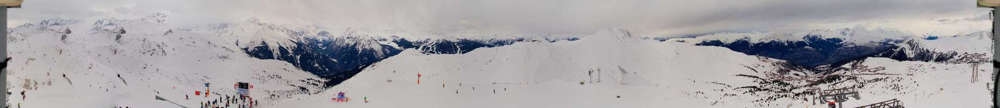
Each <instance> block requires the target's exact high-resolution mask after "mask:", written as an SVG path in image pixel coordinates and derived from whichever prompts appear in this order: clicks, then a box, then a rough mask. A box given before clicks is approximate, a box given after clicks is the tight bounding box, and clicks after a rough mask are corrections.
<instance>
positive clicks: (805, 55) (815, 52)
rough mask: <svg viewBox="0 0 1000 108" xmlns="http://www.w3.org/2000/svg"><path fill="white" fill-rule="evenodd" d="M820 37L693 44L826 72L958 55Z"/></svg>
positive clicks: (890, 42) (889, 42)
mask: <svg viewBox="0 0 1000 108" xmlns="http://www.w3.org/2000/svg"><path fill="white" fill-rule="evenodd" d="M844 40H845V39H842V38H837V37H831V38H823V37H822V36H820V35H806V36H804V37H802V40H801V41H777V40H772V41H766V42H756V43H754V42H751V40H749V39H747V38H744V39H739V40H735V41H732V42H728V43H726V42H723V41H720V40H706V41H702V42H700V43H697V44H696V45H700V46H719V47H726V48H729V49H731V50H733V51H737V52H741V53H744V54H747V55H757V56H763V57H769V58H775V59H781V60H785V61H787V62H788V63H790V64H793V65H795V66H797V67H802V68H806V69H810V70H814V71H827V70H830V69H834V68H832V67H839V66H842V65H844V64H847V63H849V62H852V61H858V60H864V59H866V58H869V57H886V58H891V59H894V60H899V61H932V62H946V61H948V60H951V59H952V58H953V57H955V56H956V55H958V53H957V52H955V51H950V52H937V51H933V50H930V49H926V48H922V47H921V44H920V43H919V42H917V41H916V40H912V39H884V40H882V41H878V42H851V41H844Z"/></svg>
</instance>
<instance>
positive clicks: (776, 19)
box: [10, 0, 988, 34]
mask: <svg viewBox="0 0 1000 108" xmlns="http://www.w3.org/2000/svg"><path fill="white" fill-rule="evenodd" d="M987 10H988V9H980V8H976V7H975V1H974V0H134V1H133V0H26V1H25V4H24V6H23V8H21V9H11V12H10V13H11V15H10V18H11V20H13V21H32V20H38V19H44V18H51V17H72V18H97V17H128V16H129V15H143V14H149V13H153V12H169V13H170V14H171V16H170V20H171V21H170V22H171V23H176V24H201V23H220V22H227V21H234V20H246V19H248V18H259V19H263V20H266V21H270V22H275V23H283V24H296V25H321V26H326V27H331V28H346V27H351V28H356V29H362V30H373V31H379V30H389V31H406V32H529V33H586V32H593V31H597V30H601V29H608V28H623V29H629V30H631V31H636V32H642V33H652V34H657V33H659V34H687V33H706V32H720V31H769V30H775V29H801V28H807V29H813V28H812V27H816V26H817V25H831V24H850V23H858V22H881V23H879V24H890V25H891V24H907V23H908V22H905V21H933V20H935V19H947V18H956V17H975V16H977V15H982V14H985V12H988V11H987ZM981 20H982V19H980V20H979V21H981ZM934 25H935V24H924V26H934ZM963 26H969V25H963ZM972 26H981V25H975V24H972ZM931 28H933V27H931Z"/></svg>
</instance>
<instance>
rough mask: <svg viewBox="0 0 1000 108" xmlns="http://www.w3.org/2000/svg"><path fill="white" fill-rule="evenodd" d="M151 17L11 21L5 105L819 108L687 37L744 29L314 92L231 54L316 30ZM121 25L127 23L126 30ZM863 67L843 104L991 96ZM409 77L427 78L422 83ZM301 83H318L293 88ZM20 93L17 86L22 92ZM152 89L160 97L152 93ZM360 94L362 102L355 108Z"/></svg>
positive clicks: (558, 50) (466, 61)
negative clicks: (853, 96)
mask: <svg viewBox="0 0 1000 108" xmlns="http://www.w3.org/2000/svg"><path fill="white" fill-rule="evenodd" d="M156 16H157V15H154V16H151V17H142V18H135V19H113V18H109V19H98V20H77V19H50V20H44V21H42V22H38V23H29V24H26V25H21V26H17V27H15V28H12V29H11V33H10V34H11V35H10V37H9V38H8V39H9V42H10V43H9V44H10V51H9V53H10V56H12V57H14V59H12V61H11V62H10V63H11V65H10V67H9V68H8V72H9V78H8V81H9V82H8V88H9V91H10V92H11V95H10V97H8V100H10V101H9V102H8V104H10V105H12V106H16V105H20V106H21V107H28V108H67V107H115V106H130V107H136V108H172V107H197V106H198V105H199V102H201V101H204V100H209V99H214V98H217V97H218V96H219V95H218V94H212V95H211V96H210V97H199V96H195V95H193V92H194V91H195V90H205V89H206V88H205V87H203V84H204V83H211V85H212V86H211V88H210V89H211V91H212V92H213V93H219V94H223V95H233V94H235V90H233V88H232V87H231V86H229V85H231V84H234V83H235V82H238V81H243V82H250V83H252V84H253V85H254V86H255V88H254V89H252V90H251V91H250V92H251V94H252V96H253V97H255V99H259V100H260V102H261V103H260V104H261V106H260V107H267V108H314V107H376V108H379V107H382V108H399V107H407V108H442V107H444V108H470V107H474V108H483V107H486V108H524V107H528V108H552V107H556V108H608V107H617V108H662V107H725V108H733V107H796V108H801V107H813V108H815V107H825V106H824V105H822V104H811V103H809V102H810V101H803V100H799V99H790V98H781V99H777V100H776V101H771V102H768V103H761V102H755V101H754V100H756V99H760V98H762V97H761V96H759V95H749V94H742V93H740V92H739V91H738V90H735V89H733V87H727V86H726V85H731V86H735V87H738V86H746V85H754V84H755V83H753V79H749V78H745V77H738V76H736V75H738V74H749V75H761V76H763V75H764V73H754V72H752V71H751V70H749V69H748V68H746V67H745V66H752V65H761V64H768V63H772V62H774V61H779V62H780V60H773V59H767V58H762V57H756V56H752V55H745V54H742V53H738V52H735V51H731V50H729V49H726V48H722V47H711V46H695V45H694V43H696V42H699V41H701V40H708V39H719V38H737V39H738V38H742V37H736V36H732V37H730V36H714V37H715V38H712V37H713V36H706V37H698V38H676V39H671V40H668V41H664V42H659V41H655V40H646V39H641V38H639V37H633V36H631V35H629V34H630V33H628V32H627V31H624V30H607V31H601V32H595V33H593V34H589V35H586V36H582V37H583V38H581V39H580V40H578V41H558V42H552V43H549V42H518V43H515V44H513V45H509V46H501V47H494V48H481V49H477V50H474V51H472V52H469V53H465V54H431V55H428V54H422V53H420V51H417V50H414V49H407V50H405V51H403V52H402V53H401V54H399V55H396V56H392V57H389V58H388V59H385V60H382V61H380V62H378V63H375V64H373V65H371V66H369V67H368V68H366V69H365V70H363V71H362V72H361V73H359V74H357V75H356V76H354V77H352V78H350V79H349V80H347V81H345V82H343V83H341V84H340V85H337V86H334V87H331V88H327V89H323V88H322V87H319V86H315V85H310V84H309V83H315V82H319V81H322V80H318V81H312V80H309V79H320V78H318V77H317V76H315V75H313V74H310V73H308V72H305V71H302V70H300V69H298V68H296V67H294V66H292V65H291V64H289V63H286V62H283V61H278V60H262V59H256V58H252V57H250V56H248V55H246V54H245V53H243V51H242V50H241V49H240V48H245V47H250V46H253V45H257V44H255V42H268V43H269V44H278V45H293V44H291V43H292V42H293V41H295V40H298V39H302V38H309V37H313V36H315V37H319V38H324V37H325V36H324V35H319V34H317V33H318V32H321V31H324V30H323V28H322V27H288V26H282V25H273V24H267V23H261V21H258V20H250V21H246V22H240V23H231V24H212V25H194V26H181V27H178V26H168V25H166V24H164V23H165V22H163V21H160V19H157V18H159V17H156ZM46 21H47V22H46ZM43 22H44V23H43ZM91 22H94V23H91ZM121 29H124V30H127V32H126V33H121V31H119V30H121ZM66 30H70V31H71V32H67V31H66ZM859 31H861V32H853V33H854V34H853V35H852V34H842V35H836V36H856V37H857V38H850V39H857V40H862V41H864V40H875V39H869V38H868V37H866V36H870V35H886V34H895V33H892V32H878V31H877V30H876V31H864V30H859ZM820 33H834V34H839V33H838V32H832V31H827V32H820ZM879 33H882V34H879ZM332 34H338V33H332ZM340 34H348V35H335V36H347V37H352V35H349V34H350V33H340ZM775 34H779V33H758V34H757V35H759V36H756V37H751V38H760V40H769V39H796V38H785V37H774V36H775ZM800 34H803V33H798V34H796V33H792V34H787V36H801V35H800ZM805 34H808V33H805ZM63 35H66V36H65V37H66V38H65V39H63ZM119 35H121V36H120V38H119ZM365 36H367V35H362V36H355V37H365ZM505 36H506V35H505ZM824 36H826V35H824ZM892 36H895V35H892ZM403 37H407V36H403ZM911 37H912V36H911ZM681 40H683V41H681ZM369 42H371V41H369ZM921 42H922V43H926V45H925V46H931V47H933V48H935V49H951V50H954V51H959V52H960V53H961V52H972V53H983V52H986V53H988V51H986V50H983V48H986V47H989V44H988V41H987V40H985V39H984V38H983V37H982V36H981V35H962V36H953V37H942V38H941V39H939V40H928V41H921ZM967 42H971V43H970V44H955V43H967ZM366 44H368V45H375V43H366ZM275 46H276V45H275ZM362 47H381V46H377V45H375V46H362ZM863 64H864V65H866V66H873V67H884V68H885V70H883V71H880V72H882V73H884V74H893V75H870V76H862V78H878V77H890V78H898V81H895V82H884V83H872V84H869V85H868V86H865V87H862V88H861V89H860V91H862V92H861V96H862V97H863V98H862V99H860V100H851V101H849V102H846V103H845V105H844V106H858V105H863V104H868V103H874V102H878V101H883V100H887V99H893V98H895V99H899V100H901V101H902V102H903V103H904V104H905V105H906V107H917V108H920V107H931V108H936V107H958V108H967V107H968V108H973V107H988V106H990V105H992V103H990V101H991V99H990V95H989V94H990V91H991V90H990V89H991V88H992V86H991V85H992V83H994V82H991V80H990V79H991V74H990V73H989V72H992V71H993V70H992V69H991V68H989V66H990V64H989V63H983V64H974V63H973V64H961V63H959V64H946V63H931V62H913V61H895V60H891V59H886V58H870V59H866V60H864V63H863ZM588 72H592V74H590V75H588ZM791 73H803V74H805V75H806V76H815V75H814V74H810V73H806V72H796V71H793V72H791ZM974 73H978V76H974V75H973V74H974ZM417 74H422V75H423V76H422V77H420V78H419V80H420V81H421V83H420V84H417V80H418V78H417ZM62 75H65V76H66V77H62ZM119 75H120V76H121V78H119V77H118V76H119ZM973 76H974V77H973ZM837 86H838V85H821V86H817V87H837ZM299 87H304V88H308V89H310V90H321V91H319V92H314V93H315V94H312V93H300V92H299V91H298V90H299ZM21 91H26V95H20V92H21ZM494 91H495V92H494ZM338 92H345V93H346V94H347V96H348V97H350V98H351V101H349V102H346V103H338V102H334V101H332V100H331V98H333V97H335V94H336V93H338ZM733 93H736V94H733ZM185 95H188V96H189V97H190V99H185V98H184V97H185ZM22 96H24V97H25V98H23V99H22V98H21V97H22ZM156 96H159V97H163V98H165V99H167V100H168V101H169V102H168V101H159V100H155V99H154V97H156ZM364 97H367V98H368V101H369V102H368V103H364V101H363V99H364ZM174 103H176V104H174Z"/></svg>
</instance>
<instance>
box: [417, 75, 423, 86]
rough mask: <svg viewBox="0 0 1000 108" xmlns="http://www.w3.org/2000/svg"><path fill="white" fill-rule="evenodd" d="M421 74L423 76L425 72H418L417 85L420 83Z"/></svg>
mask: <svg viewBox="0 0 1000 108" xmlns="http://www.w3.org/2000/svg"><path fill="white" fill-rule="evenodd" d="M421 76H423V74H420V73H417V85H420V77H421Z"/></svg>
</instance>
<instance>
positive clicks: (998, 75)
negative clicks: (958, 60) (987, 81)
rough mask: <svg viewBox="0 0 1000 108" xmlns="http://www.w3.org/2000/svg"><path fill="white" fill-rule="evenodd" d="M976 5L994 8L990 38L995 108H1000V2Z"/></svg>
mask: <svg viewBox="0 0 1000 108" xmlns="http://www.w3.org/2000/svg"><path fill="white" fill-rule="evenodd" d="M976 5H977V6H979V7H985V8H993V11H992V12H991V13H992V14H993V32H992V33H993V35H992V36H990V37H992V41H993V107H994V108H996V107H1000V106H997V103H1000V95H998V94H1000V90H997V88H998V87H1000V84H997V82H1000V62H997V61H1000V52H998V51H1000V33H998V32H997V31H1000V27H998V26H1000V19H997V18H998V17H1000V14H997V13H1000V10H997V8H998V7H1000V0H976Z"/></svg>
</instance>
